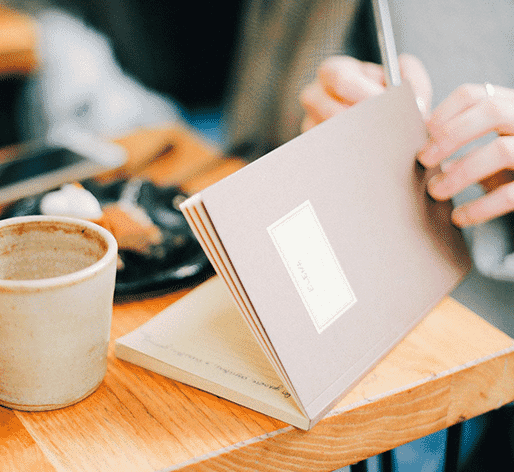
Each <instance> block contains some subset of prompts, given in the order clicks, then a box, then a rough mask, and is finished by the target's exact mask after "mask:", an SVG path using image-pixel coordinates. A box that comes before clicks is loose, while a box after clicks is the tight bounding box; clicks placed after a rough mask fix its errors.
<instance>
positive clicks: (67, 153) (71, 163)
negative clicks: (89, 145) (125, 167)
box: [0, 145, 112, 204]
mask: <svg viewBox="0 0 514 472" xmlns="http://www.w3.org/2000/svg"><path fill="white" fill-rule="evenodd" d="M107 170H112V167H109V166H107V165H104V164H102V163H100V162H97V161H95V160H93V159H91V158H89V157H86V156H83V155H81V154H78V153H77V152H74V151H72V150H70V149H68V148H66V147H61V146H50V145H39V146H35V147H34V146H24V145H13V146H9V147H6V148H3V149H0V204H4V203H9V202H12V201H15V200H18V199H20V198H25V197H28V196H30V195H35V194H38V193H41V192H45V191H47V190H51V189H53V188H56V187H59V186H60V185H63V184H64V183H69V182H74V181H78V180H83V179H87V178H90V177H93V176H94V175H98V174H100V173H102V172H105V171H107Z"/></svg>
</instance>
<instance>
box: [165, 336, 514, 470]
mask: <svg viewBox="0 0 514 472" xmlns="http://www.w3.org/2000/svg"><path fill="white" fill-rule="evenodd" d="M484 371H490V372H494V373H499V372H502V375H500V376H499V377H498V376H496V378H497V380H498V382H499V383H500V384H502V383H503V382H504V381H506V380H507V381H508V380H510V378H513V375H512V374H513V372H514V340H513V345H511V346H510V347H507V348H505V349H502V350H500V351H497V352H495V353H492V354H489V355H487V356H484V357H483V358H480V359H476V360H475V361H473V362H470V363H469V364H466V365H462V366H459V367H455V368H451V369H448V370H446V371H444V372H440V373H439V374H434V375H431V376H429V377H426V378H424V379H421V380H419V381H416V382H413V383H412V384H409V385H405V386H403V387H401V388H398V389H395V390H393V391H390V392H384V393H381V394H379V395H376V396H374V397H370V398H367V399H364V400H361V401H359V402H356V403H352V404H350V405H346V406H344V407H342V408H337V407H336V408H335V409H334V410H332V411H331V412H330V413H329V414H328V415H327V416H326V417H325V418H324V419H323V420H321V421H320V423H318V425H316V426H315V428H314V429H313V430H311V431H302V430H299V429H297V428H295V427H293V426H289V425H288V426H285V427H283V428H280V429H277V430H275V431H272V432H269V433H265V434H263V435H260V436H256V437H254V438H251V439H247V440H244V441H241V442H238V443H235V444H232V445H230V446H227V447H224V448H222V449H219V450H217V451H212V452H211V453H208V454H205V455H202V456H198V457H195V458H191V459H189V460H188V461H185V462H182V463H179V464H176V465H173V466H170V467H168V468H165V469H162V470H161V471H160V472H175V471H181V472H185V471H187V472H191V471H199V470H201V471H206V470H240V469H242V468H244V470H248V471H262V470H264V469H263V468H266V467H275V468H281V467H282V468H284V467H291V466H292V465H293V464H294V466H295V468H294V470H295V471H303V470H305V471H312V470H314V468H315V470H327V471H329V470H334V469H336V468H340V467H344V466H346V465H349V464H354V463H356V462H358V461H360V460H363V459H366V458H369V457H372V456H374V455H376V454H380V453H382V452H384V451H387V450H390V449H393V448H395V447H398V446H400V445H402V444H406V443H408V442H411V441H414V440H416V439H419V438H421V437H424V436H427V435H428V434H431V433H435V432H437V431H440V430H441V429H444V428H447V427H449V426H452V425H454V424H456V423H459V422H462V421H465V420H467V419H468V418H471V417H475V416H478V415H480V414H483V413H486V412H488V411H490V410H492V409H496V408H500V407H501V406H504V405H506V404H508V403H510V402H511V401H514V382H508V383H509V386H510V387H511V388H509V390H508V391H504V392H503V393H504V394H503V395H502V396H501V398H500V399H498V400H494V402H495V404H494V407H493V408H491V405H490V403H489V402H485V401H483V402H479V403H477V402H475V401H474V400H470V399H468V400H467V403H468V404H467V405H465V406H464V405H462V404H461V405H460V406H459V408H456V407H455V405H454V402H455V401H456V399H455V396H456V395H458V391H459V386H460V385H461V383H462V382H463V377H465V378H466V382H467V381H468V380H467V379H468V378H469V377H470V376H474V375H479V376H482V374H483V373H484ZM493 376H494V375H493ZM441 395H447V397H448V401H447V402H446V405H445V406H446V408H444V409H443V410H446V411H439V414H436V416H437V420H436V421H433V422H430V423H428V424H420V427H419V428H416V429H411V430H407V431H405V434H403V435H401V436H397V438H398V439H395V440H392V439H389V440H385V441H377V439H378V437H379V436H380V435H384V434H385V433H386V431H387V430H389V431H391V432H393V431H394V432H398V424H400V425H401V423H402V422H401V417H402V412H401V410H399V409H398V405H407V404H418V405H421V404H422V403H423V402H425V401H426V399H427V397H429V396H434V397H440V396H441ZM481 395H483V392H477V395H476V396H478V397H480V396H481ZM461 398H464V397H461ZM393 400H394V401H393ZM464 408H467V409H468V410H469V415H463V414H462V411H463V409H464ZM457 409H458V410H459V411H460V412H461V413H459V414H458V415H454V414H453V413H454V411H455V410H457ZM437 410H440V409H437ZM441 413H443V414H441ZM405 414H406V415H408V416H410V417H411V421H412V414H413V413H412V411H411V410H409V409H405ZM420 416H424V415H421V414H420ZM366 417H370V418H371V417H373V418H374V419H375V420H376V421H369V419H368V420H366ZM377 422H378V423H380V427H379V428H378V430H377V429H376V425H374V426H373V427H372V428H369V426H370V425H371V423H377ZM343 423H345V424H343ZM400 428H401V426H400ZM372 429H375V431H372ZM345 430H351V432H352V435H353V436H354V438H355V440H354V443H355V444H357V443H358V442H361V443H366V445H365V447H363V451H364V450H365V451H366V452H365V453H364V452H362V453H361V454H359V453H355V450H354V448H353V447H350V448H348V436H347V435H345V434H344V432H345ZM373 441H375V443H374V444H373V443H372V442H373ZM327 443H330V446H329V447H327ZM298 444H301V445H302V449H303V451H302V453H301V454H300V456H301V457H299V450H298V447H297V445H298ZM316 449H317V450H318V452H317V453H316ZM332 462H333V464H334V469H332V468H331V467H330V466H329V464H330V463H332ZM320 466H321V467H323V466H329V468H327V469H325V468H320ZM280 470H286V469H285V468H284V469H280Z"/></svg>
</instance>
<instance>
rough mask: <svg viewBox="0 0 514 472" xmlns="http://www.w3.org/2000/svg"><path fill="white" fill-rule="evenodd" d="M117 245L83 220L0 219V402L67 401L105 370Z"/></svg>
mask: <svg viewBox="0 0 514 472" xmlns="http://www.w3.org/2000/svg"><path fill="white" fill-rule="evenodd" d="M116 261H117V244H116V240H115V238H114V237H113V236H112V234H111V233H109V232H108V231H107V230H106V229H104V228H102V227H101V226H98V225H96V224H94V223H91V222H89V221H86V220H80V219H74V218H67V217H59V216H24V217H16V218H9V219H5V220H1V221H0V405H3V406H7V407H10V408H14V409H19V410H28V411H43V410H52V409H56V408H61V407H65V406H68V405H71V404H74V403H76V402H78V401H80V400H81V399H83V398H85V397H87V396H88V395H90V394H91V393H92V392H93V391H95V390H96V389H97V387H98V386H99V385H100V384H101V382H102V380H103V378H104V376H105V373H106V369H107V348H108V343H109V336H110V329H111V318H112V308H113V296H114V284H115V278H116Z"/></svg>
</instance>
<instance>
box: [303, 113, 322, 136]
mask: <svg viewBox="0 0 514 472" xmlns="http://www.w3.org/2000/svg"><path fill="white" fill-rule="evenodd" d="M318 124H319V123H318V122H316V121H314V120H313V119H312V118H311V117H310V116H305V117H304V118H303V120H302V123H301V125H300V130H301V132H302V133H305V131H309V130H310V129H311V128H314V127H315V126H316V125H318Z"/></svg>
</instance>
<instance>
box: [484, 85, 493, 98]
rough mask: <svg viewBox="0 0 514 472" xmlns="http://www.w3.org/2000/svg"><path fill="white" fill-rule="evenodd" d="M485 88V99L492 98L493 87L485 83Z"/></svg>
mask: <svg viewBox="0 0 514 472" xmlns="http://www.w3.org/2000/svg"><path fill="white" fill-rule="evenodd" d="M484 87H485V93H486V94H487V98H493V97H494V86H493V85H491V84H490V83H489V82H486V83H485V84H484Z"/></svg>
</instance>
